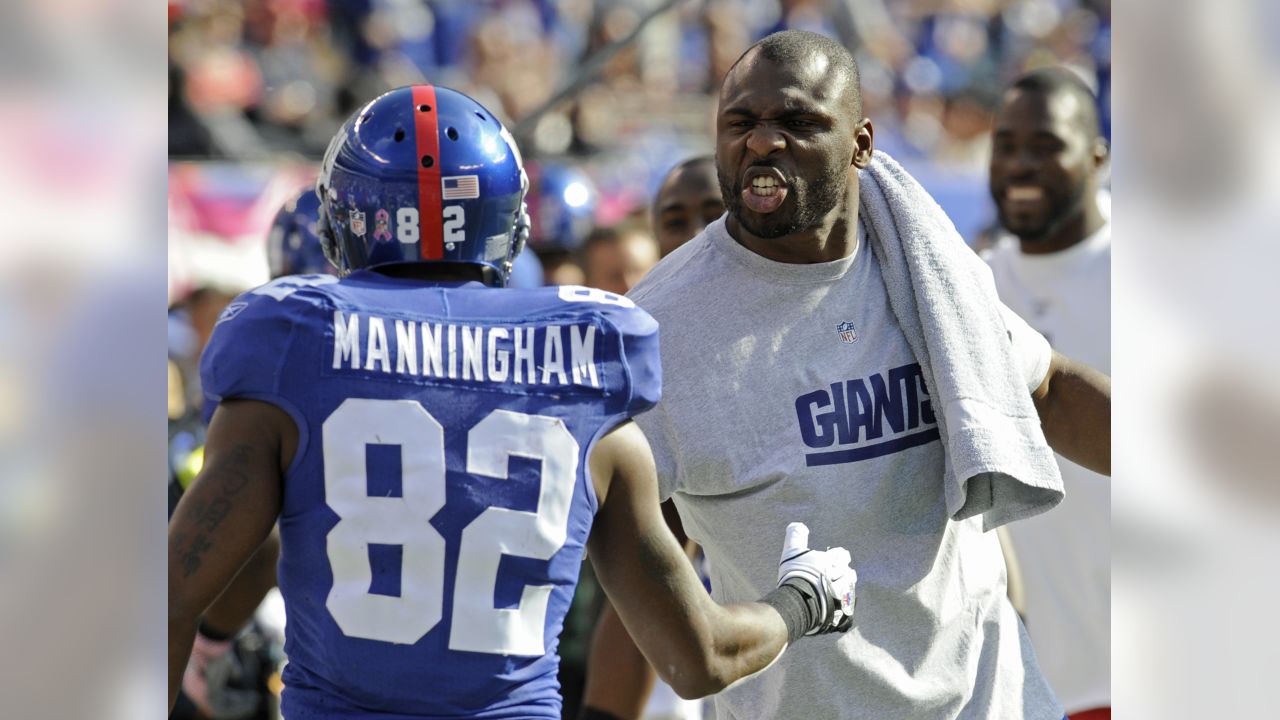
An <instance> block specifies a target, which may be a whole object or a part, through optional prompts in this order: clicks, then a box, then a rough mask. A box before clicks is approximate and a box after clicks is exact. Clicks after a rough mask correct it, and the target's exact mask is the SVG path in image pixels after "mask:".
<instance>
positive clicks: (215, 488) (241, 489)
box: [169, 400, 298, 710]
mask: <svg viewBox="0 0 1280 720" xmlns="http://www.w3.org/2000/svg"><path fill="white" fill-rule="evenodd" d="M297 443H298V440H297V429H296V427H295V426H294V424H293V421H292V420H291V419H290V418H289V416H288V415H286V414H285V413H284V412H283V411H281V410H280V409H279V408H276V407H275V406H273V405H270V404H267V403H262V402H257V401H253V400H231V401H227V402H224V403H222V404H221V405H219V406H218V409H217V410H216V411H215V412H214V414H213V419H212V420H211V422H210V424H209V432H208V435H207V437H206V442H205V450H204V452H205V461H204V467H203V468H202V469H201V471H200V475H199V476H198V477H197V478H196V480H195V481H194V482H193V483H192V484H191V487H190V489H189V490H188V491H187V492H186V494H184V495H183V497H182V501H181V502H180V503H178V507H177V508H176V509H175V510H174V513H173V519H172V520H171V521H170V523H169V708H170V710H172V708H173V703H174V701H175V699H176V698H177V694H178V688H179V687H181V685H182V672H183V669H184V668H185V667H186V664H187V658H188V656H189V655H190V654H191V645H192V642H193V640H194V638H195V632H196V625H197V623H198V622H199V620H200V615H201V613H203V612H204V611H205V609H206V608H208V607H209V605H210V603H212V602H213V601H214V599H216V598H217V597H218V595H219V594H220V593H221V592H222V591H223V589H224V588H226V586H227V584H228V583H229V582H230V581H231V579H232V578H233V577H235V575H236V573H237V572H238V571H239V570H240V568H241V566H242V565H244V563H245V561H246V560H248V559H249V557H250V556H252V555H253V553H254V551H256V550H257V549H258V547H259V546H260V545H261V544H262V541H263V539H264V538H266V537H267V535H268V534H269V533H270V532H271V528H272V526H273V525H274V524H275V521H276V517H277V516H278V515H279V514H280V497H281V485H280V481H281V477H282V476H283V474H284V468H286V467H288V464H289V462H290V461H291V459H292V457H293V453H294V451H295V450H296V448H297Z"/></svg>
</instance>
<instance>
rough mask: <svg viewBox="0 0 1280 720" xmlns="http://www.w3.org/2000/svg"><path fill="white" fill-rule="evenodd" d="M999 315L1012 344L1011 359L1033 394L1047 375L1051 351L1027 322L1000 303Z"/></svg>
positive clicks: (1047, 343) (1045, 341)
mask: <svg viewBox="0 0 1280 720" xmlns="http://www.w3.org/2000/svg"><path fill="white" fill-rule="evenodd" d="M1000 315H1001V317H1002V318H1003V319H1004V327H1005V330H1007V331H1008V333H1009V340H1010V341H1011V342H1012V343H1013V359H1014V362H1016V363H1017V364H1018V369H1019V370H1020V371H1021V373H1022V379H1023V381H1024V382H1026V384H1027V390H1028V391H1029V392H1035V390H1036V388H1038V387H1040V383H1042V382H1044V378H1045V376H1046V375H1048V374H1049V361H1050V360H1051V359H1052V358H1053V349H1052V348H1051V347H1049V341H1048V340H1046V339H1045V338H1044V336H1043V335H1041V334H1040V333H1038V332H1036V331H1035V329H1034V328H1032V327H1031V326H1030V325H1028V324H1027V321H1025V320H1023V319H1022V318H1021V317H1019V316H1018V314H1017V313H1015V312H1014V311H1012V310H1010V309H1009V306H1007V305H1005V304H1004V303H1003V302H1001V303H1000Z"/></svg>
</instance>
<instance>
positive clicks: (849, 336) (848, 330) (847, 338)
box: [836, 322, 858, 343]
mask: <svg viewBox="0 0 1280 720" xmlns="http://www.w3.org/2000/svg"><path fill="white" fill-rule="evenodd" d="M836 331H837V332H839V333H840V340H842V341H843V342H845V343H852V342H853V341H854V340H857V339H858V334H857V333H856V332H854V331H853V323H851V322H842V323H840V324H839V325H836Z"/></svg>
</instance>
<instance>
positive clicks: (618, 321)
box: [609, 307, 662, 417]
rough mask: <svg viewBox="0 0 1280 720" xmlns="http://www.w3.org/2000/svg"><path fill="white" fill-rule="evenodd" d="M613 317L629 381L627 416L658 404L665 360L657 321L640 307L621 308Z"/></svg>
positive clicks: (611, 315) (612, 313)
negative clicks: (620, 338)
mask: <svg viewBox="0 0 1280 720" xmlns="http://www.w3.org/2000/svg"><path fill="white" fill-rule="evenodd" d="M609 314H610V320H611V321H612V322H613V324H614V326H615V327H616V328H617V329H618V331H619V333H620V334H621V336H622V362H623V365H624V367H625V368H626V371H627V376H628V379H629V382H630V388H629V390H630V399H629V400H628V402H627V408H626V411H627V415H628V416H630V417H634V416H635V415H637V414H639V413H642V412H644V411H645V410H648V409H649V408H651V407H653V406H654V405H656V404H658V400H660V399H661V398H662V361H661V358H660V357H659V355H658V321H657V320H654V319H653V316H652V315H650V314H649V313H647V312H645V311H644V310H641V309H640V308H638V307H619V308H617V310H615V311H612V312H610V313H609Z"/></svg>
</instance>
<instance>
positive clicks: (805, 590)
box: [760, 578, 821, 644]
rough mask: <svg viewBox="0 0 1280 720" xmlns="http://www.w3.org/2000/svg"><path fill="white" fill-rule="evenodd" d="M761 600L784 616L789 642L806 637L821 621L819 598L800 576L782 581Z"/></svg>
mask: <svg viewBox="0 0 1280 720" xmlns="http://www.w3.org/2000/svg"><path fill="white" fill-rule="evenodd" d="M760 602H762V603H765V604H766V605H768V606H769V607H772V608H773V609H774V610H777V611H778V614H779V615H781V616H782V622H783V623H785V624H786V626H787V643H788V644H791V643H794V642H795V641H796V640H799V639H800V638H802V637H804V636H805V634H806V633H808V632H809V631H810V630H812V629H814V628H816V627H817V626H818V624H819V622H821V618H819V617H818V608H819V605H818V599H817V598H816V597H814V596H813V587H812V586H811V585H809V583H807V582H805V581H803V580H800V579H799V578H791V579H789V580H787V581H786V582H784V583H782V584H781V585H779V586H778V587H777V588H776V589H775V590H773V591H772V592H770V593H769V594H768V595H765V596H764V597H762V598H760Z"/></svg>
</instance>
